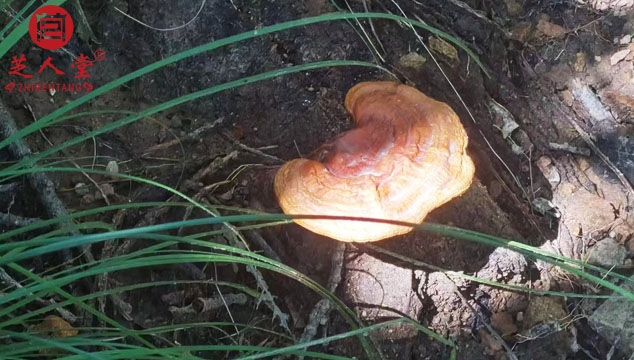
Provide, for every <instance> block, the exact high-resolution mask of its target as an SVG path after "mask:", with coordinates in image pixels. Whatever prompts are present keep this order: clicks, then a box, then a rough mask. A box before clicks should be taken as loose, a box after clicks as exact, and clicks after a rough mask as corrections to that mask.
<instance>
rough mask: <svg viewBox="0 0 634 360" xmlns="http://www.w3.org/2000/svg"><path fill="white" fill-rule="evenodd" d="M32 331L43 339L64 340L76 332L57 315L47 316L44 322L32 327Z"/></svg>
mask: <svg viewBox="0 0 634 360" xmlns="http://www.w3.org/2000/svg"><path fill="white" fill-rule="evenodd" d="M32 330H33V331H36V332H38V333H40V335H42V336H44V337H52V338H64V337H69V336H75V335H77V330H75V329H73V326H72V325H71V324H69V323H68V322H67V321H66V320H64V319H62V318H61V317H59V316H57V315H48V316H47V317H45V318H44V320H43V321H42V322H41V323H39V324H37V325H35V326H33V328H32Z"/></svg>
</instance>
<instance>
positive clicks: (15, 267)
mask: <svg viewBox="0 0 634 360" xmlns="http://www.w3.org/2000/svg"><path fill="white" fill-rule="evenodd" d="M64 2H65V1H64V0H50V1H47V2H46V5H61V4H63V3H64ZM7 3H8V2H7V1H5V2H3V3H2V5H3V6H6V5H7ZM9 3H10V1H9ZM33 4H34V1H29V2H28V3H27V4H26V5H25V6H24V7H23V8H22V9H21V10H20V11H19V12H18V14H17V15H16V17H15V18H14V19H13V21H11V22H10V23H8V24H7V25H6V26H5V27H4V28H3V29H2V30H1V31H0V38H2V41H1V42H0V58H3V57H5V56H6V54H7V53H8V52H9V51H11V49H12V48H13V47H14V45H15V44H16V43H17V42H18V41H20V39H22V38H23V37H24V35H25V34H26V32H27V21H21V20H20V19H21V18H22V17H23V16H24V14H28V13H29V9H30V8H31V6H32V5H33ZM27 18H28V17H27ZM363 19H384V20H390V21H396V22H401V23H405V24H409V25H411V26H414V27H416V28H418V29H421V30H424V31H427V32H429V33H432V34H435V35H437V36H439V37H442V38H444V39H446V40H447V41H450V42H452V43H453V44H454V45H456V46H458V47H459V48H460V49H462V50H463V51H465V52H467V53H468V54H469V56H471V57H472V59H473V60H474V61H475V62H476V63H477V64H478V65H480V66H482V64H481V63H480V61H479V60H478V58H477V57H476V56H475V55H474V54H473V53H472V52H471V50H470V49H469V48H468V47H467V46H466V45H465V44H463V43H462V42H461V41H459V40H458V39H456V38H454V37H452V36H450V35H448V34H446V33H444V32H441V31H439V30H437V29H435V28H433V27H430V26H428V25H426V24H424V23H422V22H419V21H416V20H410V19H407V18H405V17H401V16H396V15H392V14H387V13H334V14H325V15H319V16H315V17H310V18H304V19H298V20H293V21H288V22H284V23H280V24H276V25H271V26H265V27H262V28H260V29H257V30H253V31H247V32H244V33H241V34H237V35H234V36H230V37H227V38H224V39H219V40H215V41H212V42H209V43H207V44H204V45H201V46H198V47H195V48H192V49H189V50H187V51H183V52H180V53H177V54H175V55H172V56H170V57H167V58H165V59H162V60H160V61H157V62H154V63H151V64H148V65H146V66H144V67H143V68H141V69H138V70H136V71H133V72H131V73H129V74H127V75H124V76H122V77H119V78H117V79H114V80H112V81H111V82H109V83H107V84H105V85H103V86H102V87H100V88H98V89H95V90H94V91H92V92H90V93H89V94H86V95H84V96H82V97H80V98H78V99H76V100H74V101H72V102H69V103H67V104H65V105H63V106H61V107H60V108H58V109H56V110H55V111H53V112H51V113H50V114H48V115H46V116H44V117H42V118H40V119H39V120H37V121H34V122H32V123H31V124H29V125H28V126H26V127H24V128H22V129H19V130H18V131H17V132H16V133H15V134H13V135H12V136H10V137H8V138H6V139H0V149H3V148H6V147H7V146H9V145H10V144H12V143H14V142H18V141H23V139H24V138H25V137H26V136H27V135H29V134H33V133H35V132H38V131H41V130H43V129H45V128H47V127H50V126H52V125H55V124H60V123H63V122H65V121H68V120H71V119H73V118H77V117H82V116H97V115H104V114H109V115H120V116H121V117H120V118H119V119H118V120H116V121H113V122H111V123H109V124H107V125H105V126H103V127H100V128H96V129H93V130H91V131H89V132H87V133H86V134H83V135H78V136H76V137H74V138H72V139H70V140H68V141H65V142H63V143H61V144H59V145H57V146H53V147H51V148H49V149H44V150H42V151H40V152H38V153H36V154H34V155H33V156H31V157H28V158H24V159H20V160H19V161H17V162H15V163H12V164H7V165H5V166H3V167H2V169H1V170H0V182H1V183H6V182H9V181H11V180H15V179H17V178H21V177H24V176H29V175H31V174H35V173H39V174H48V173H69V174H71V173H75V172H83V173H87V174H99V175H108V176H113V174H112V173H110V172H106V171H101V170H95V169H92V168H81V169H78V168H76V167H70V166H68V159H62V160H55V161H54V160H52V159H51V156H53V155H56V154H58V153H59V152H60V151H62V150H64V149H67V148H69V147H70V146H73V145H76V144H79V143H82V142H83V141H85V140H88V139H91V138H93V137H95V136H99V135H103V134H106V133H108V132H110V131H113V130H115V129H118V128H121V127H123V126H125V125H129V124H131V123H134V122H135V121H138V120H141V119H143V118H146V117H149V116H152V115H154V114H157V113H160V112H163V111H166V110H168V109H172V108H174V107H176V106H179V105H181V104H185V103H188V102H191V101H194V100H196V99H201V98H204V97H211V96H213V95H214V94H217V93H219V92H222V91H225V90H230V89H236V88H239V87H242V86H249V85H250V84H253V83H256V82H260V81H267V80H270V79H274V78H277V77H283V76H286V75H290V74H293V73H298V72H306V71H314V70H320V69H328V68H333V67H352V66H355V67H366V68H373V69H381V68H380V66H378V65H377V64H374V63H369V62H364V61H354V60H333V61H321V62H314V63H307V64H301V65H295V66H291V67H285V68H282V69H276V70H272V71H268V72H264V73H260V74H253V75H250V76H245V77H243V78H240V79H236V80H233V81H229V82H227V83H223V84H217V85H214V86H212V87H209V88H206V89H201V90H198V91H195V92H192V93H190V94H186V95H183V96H180V97H176V98H173V99H170V100H168V101H165V102H163V103H160V104H156V105H154V106H151V107H148V108H147V109H144V110H142V111H139V112H131V111H123V110H92V109H91V110H85V111H83V112H76V113H71V111H73V110H77V109H79V108H80V106H82V105H85V104H86V103H87V102H88V101H90V100H92V99H95V98H96V97H99V96H101V95H103V94H106V93H107V92H109V91H111V90H113V89H116V88H118V87H120V86H122V85H124V84H126V83H128V82H130V81H132V80H135V79H137V78H139V77H141V76H151V73H152V72H153V71H155V70H158V69H161V68H163V67H165V66H167V65H169V64H173V63H176V62H178V61H181V60H183V59H187V58H189V57H192V56H194V55H197V54H201V53H205V52H209V51H213V50H215V49H218V48H221V47H225V46H228V45H236V44H239V43H240V42H241V41H244V40H247V39H253V38H258V37H261V36H263V35H266V34H273V33H276V32H281V31H292V30H293V29H295V28H298V27H303V26H307V25H311V24H319V23H322V22H329V21H341V20H363ZM9 31H10V32H9ZM7 33H8V35H7ZM483 69H484V67H483ZM0 121H2V119H0ZM117 176H118V177H120V178H121V179H126V180H128V181H131V182H135V183H138V184H144V185H150V186H155V187H158V188H161V189H163V190H166V191H168V192H170V193H172V194H173V195H176V196H178V197H179V198H180V199H182V200H181V202H144V203H141V202H137V203H123V204H113V205H109V206H105V207H96V208H93V209H89V210H83V211H78V212H71V213H70V214H69V215H68V216H63V217H57V218H53V219H47V220H43V221H40V222H36V223H34V224H31V225H28V226H24V227H19V228H16V229H13V230H10V231H5V232H4V233H2V234H0V280H3V282H4V283H5V284H6V286H5V288H3V289H0V358H3V359H28V358H40V357H45V358H64V359H181V358H186V359H190V358H195V359H199V358H219V357H231V358H242V359H259V358H267V357H273V356H284V355H292V356H300V357H301V356H303V357H310V358H318V359H345V358H346V357H343V356H336V355H332V354H327V353H323V352H319V351H311V350H310V348H311V347H313V346H318V345H324V344H328V343H331V342H334V341H338V340H341V339H345V338H349V337H355V338H356V339H358V341H359V343H360V344H361V346H362V348H363V351H365V353H366V357H367V358H371V359H375V358H380V357H381V354H380V352H379V350H378V349H377V347H376V345H375V344H374V343H373V342H372V340H371V337H368V336H366V335H368V334H371V332H372V331H374V330H376V329H379V328H383V327H389V326H394V325H396V324H398V323H409V324H411V325H412V326H414V327H415V328H416V329H418V330H419V331H420V332H422V333H423V334H426V335H428V336H430V337H431V338H432V339H434V340H435V341H437V342H438V343H440V344H442V345H444V346H446V349H447V352H448V353H449V354H450V356H451V357H455V355H456V352H457V345H456V344H455V343H454V342H453V341H452V340H450V339H447V338H445V337H442V336H440V335H438V334H436V333H434V332H432V331H431V330H429V329H427V328H425V327H424V326H422V325H420V324H419V323H417V322H416V321H414V320H412V319H407V318H398V319H394V320H391V321H386V322H382V323H378V324H366V323H364V322H363V321H361V320H360V319H359V318H358V317H357V315H356V314H355V312H354V311H352V310H351V309H350V308H349V307H348V306H347V305H346V304H345V303H343V302H342V301H341V300H340V299H338V298H337V297H336V296H335V294H333V293H332V292H331V291H329V290H328V289H326V288H324V287H323V286H321V285H320V284H318V283H317V282H315V281H314V280H312V279H311V278H309V277H307V276H305V275H303V274H302V273H300V272H298V271H297V270H295V269H293V268H291V267H289V266H287V265H285V264H283V263H281V262H279V261H275V260H273V259H270V258H267V257H265V256H262V255H260V254H258V253H256V252H254V251H250V250H248V248H246V249H245V248H241V247H238V246H231V245H225V244H222V243H221V242H220V241H214V240H215V239H217V238H220V237H221V236H223V235H224V234H226V232H227V231H231V232H233V233H234V234H235V235H236V236H238V237H239V235H240V232H241V231H244V230H250V229H257V228H261V227H265V226H274V225H275V226H279V225H280V224H283V223H290V222H292V221H293V219H296V218H305V217H306V216H303V215H301V214H297V215H291V216H289V215H283V214H267V213H261V212H257V211H254V210H252V209H241V208H228V207H212V206H208V205H205V204H203V203H201V202H198V201H196V200H195V199H194V198H192V197H190V196H188V195H187V194H184V193H182V192H180V191H178V190H176V189H174V188H172V187H169V186H166V185H164V184H161V183H159V182H156V181H152V180H150V179H146V178H143V177H140V176H135V175H130V174H124V173H120V174H117ZM163 206H170V207H180V208H184V209H189V208H196V209H199V210H200V211H202V213H203V214H205V216H203V217H200V218H197V219H191V220H184V221H176V222H168V223H161V224H155V225H148V226H141V227H134V228H126V229H115V228H113V225H112V224H108V223H104V222H101V221H94V220H89V219H92V218H94V217H95V215H98V214H106V213H114V212H116V211H120V210H126V209H127V210H138V211H146V210H148V209H152V208H156V207H163ZM352 215H354V214H352ZM323 218H328V217H323ZM350 219H356V220H359V219H360V218H355V217H351V218H350ZM361 220H365V221H379V222H386V221H387V222H390V221H389V220H387V219H361ZM399 224H401V225H406V226H412V227H414V228H416V230H418V231H430V232H434V233H437V234H441V235H443V236H448V237H454V238H458V239H462V240H465V241H475V242H478V243H480V244H484V245H487V246H492V247H505V248H508V249H511V250H513V251H517V252H519V253H521V254H523V255H525V256H527V257H529V258H532V259H535V260H540V261H544V262H547V263H550V264H553V265H556V266H558V267H560V268H562V269H563V270H565V271H567V272H570V273H572V274H574V275H576V276H578V277H581V278H585V279H587V280H589V281H591V282H593V283H595V284H597V285H600V286H603V287H605V288H607V289H610V290H613V291H614V292H615V293H616V294H618V296H623V297H625V298H627V299H629V300H631V301H634V294H632V293H631V292H629V291H627V290H626V289H624V288H622V287H620V286H619V285H617V280H619V281H627V282H629V281H630V280H629V278H627V277H625V276H623V275H620V274H618V273H614V272H610V271H608V270H606V269H603V268H600V267H596V266H591V265H588V264H585V263H583V262H581V261H577V260H573V259H568V258H565V257H562V256H558V255H556V254H552V253H548V252H545V251H543V250H540V249H538V248H535V247H531V246H528V245H525V244H522V243H519V242H514V241H511V240H507V239H502V238H499V237H495V236H490V235H485V234H481V233H477V232H473V231H469V230H464V229H458V228H455V227H451V226H446V225H440V224H427V223H426V224H422V225H418V224H404V223H399ZM212 225H217V226H222V230H214V231H206V232H198V233H196V232H195V231H198V230H199V229H201V227H203V228H204V227H207V228H209V227H210V226H212ZM179 229H192V232H194V233H192V234H189V235H186V236H183V235H175V234H178V233H179V232H178V230H179ZM122 239H138V240H143V242H142V244H144V246H143V247H142V248H140V249H135V250H133V251H130V252H129V253H126V254H122V255H117V256H114V257H111V258H106V259H97V260H95V261H94V262H91V263H87V262H83V263H82V262H80V261H73V262H71V263H66V264H60V266H57V267H55V268H53V269H46V270H45V271H44V272H42V273H38V272H37V271H35V270H34V267H33V266H32V264H33V262H34V261H36V260H37V259H40V258H41V257H42V256H45V255H50V254H58V253H60V252H63V251H69V250H77V249H86V247H87V246H89V245H97V244H99V245H100V246H102V245H104V244H106V243H108V242H113V241H117V240H122ZM177 245H184V246H177ZM184 249H187V250H184ZM375 249H376V250H378V251H383V252H384V253H386V254H387V255H389V256H393V257H396V258H399V259H401V260H406V261H410V262H412V263H413V264H415V265H416V266H421V267H425V268H429V269H432V270H434V271H443V272H449V271H448V270H446V269H441V268H438V267H434V266H432V265H429V264H425V263H421V262H418V261H416V260H413V259H409V258H407V257H405V256H403V255H400V254H395V253H391V252H389V251H387V250H383V249H381V248H378V247H375ZM76 253H77V251H76ZM184 263H198V264H214V265H215V264H232V265H234V266H238V267H241V268H249V269H257V271H259V270H266V271H269V272H273V273H277V274H279V275H281V276H285V277H287V278H289V279H292V280H294V281H296V282H298V283H300V284H302V285H303V286H305V287H306V288H307V289H309V290H310V291H313V292H314V293H315V294H316V295H317V296H319V297H321V298H324V299H327V300H328V301H329V302H330V303H331V304H332V305H333V307H334V309H335V310H336V311H337V312H338V314H339V315H340V316H341V318H343V319H344V320H345V321H346V322H347V324H348V326H349V330H348V331H345V332H342V333H340V334H336V335H332V336H328V337H325V338H321V339H317V340H312V341H309V342H304V343H301V342H299V340H298V338H297V337H296V336H295V335H296V334H294V333H293V332H292V331H288V329H285V328H284V326H281V322H279V321H277V320H276V319H275V317H279V316H282V314H277V313H276V312H275V310H270V311H269V316H270V318H271V319H270V320H271V321H262V322H259V323H239V322H236V321H230V322H229V321H218V322H202V323H201V322H192V323H184V324H164V325H161V326H156V327H151V328H146V329H138V328H134V327H132V326H130V325H129V324H127V323H123V322H121V321H118V320H116V319H115V317H114V316H112V313H111V312H110V313H109V312H108V311H103V310H102V309H101V308H100V307H98V306H96V304H97V301H98V300H99V299H105V298H108V297H112V296H118V295H120V294H123V293H127V292H132V291H137V290H142V289H149V288H153V287H161V286H172V287H182V286H191V285H197V284H200V285H201V286H202V285H213V286H216V287H223V288H229V289H232V291H237V292H240V293H243V294H245V295H246V296H247V297H248V298H251V299H252V300H253V301H254V302H256V303H259V302H264V301H269V302H270V301H272V302H275V299H274V297H269V298H265V297H266V296H267V294H266V290H265V289H263V288H261V287H259V286H258V287H256V288H251V287H248V286H246V285H244V284H239V283H233V282H222V281H211V280H205V281H202V280H191V279H175V280H173V281H158V282H147V283H137V284H132V285H125V286H119V287H114V288H109V289H107V290H101V291H97V292H93V293H85V294H81V295H78V294H75V293H73V290H72V289H73V288H75V287H76V285H77V284H81V283H82V282H85V281H88V282H90V283H94V282H96V281H97V279H99V277H100V276H103V275H104V274H113V273H118V272H126V271H137V270H140V269H146V268H152V267H158V268H160V267H164V266H170V265H177V264H184ZM453 274H454V275H455V276H461V277H463V278H465V279H468V280H470V281H475V282H479V283H483V284H486V285H489V286H496V287H500V288H504V289H507V290H511V291H523V292H530V293H537V294H547V295H552V296H563V297H605V296H604V295H594V296H588V295H584V294H573V293H565V292H554V291H538V290H532V289H527V288H524V287H520V286H513V285H508V284H503V283H498V282H493V281H489V280H485V279H481V278H478V277H475V276H472V275H468V274H461V273H453ZM9 277H10V278H12V279H15V280H16V281H17V283H10V282H7V281H6V280H7V279H8V278H9ZM51 299H54V301H52V300H51ZM78 311H81V312H83V313H85V314H89V315H90V316H92V317H94V318H95V319H96V320H97V322H98V323H99V324H101V325H100V326H98V327H85V328H82V327H75V328H74V330H76V331H74V332H72V333H71V335H68V336H48V337H47V336H43V335H42V334H41V333H40V332H38V331H36V330H34V325H35V324H38V323H40V322H41V321H42V319H43V318H44V317H45V316H47V315H51V314H62V313H64V312H65V313H76V312H78ZM263 311H264V310H263ZM201 328H205V329H210V330H213V331H214V333H217V334H224V335H223V336H219V337H218V338H217V339H202V341H201V344H197V345H181V344H178V343H175V342H173V341H171V340H169V338H170V336H169V335H170V334H174V333H176V332H181V333H182V332H187V331H194V330H196V329H201ZM251 337H253V338H258V339H267V341H264V342H262V343H257V344H254V343H252V342H251V341H249V339H250V338H251ZM211 340H213V341H212V343H209V342H210V341H211Z"/></svg>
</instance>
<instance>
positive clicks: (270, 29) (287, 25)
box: [0, 0, 488, 149]
mask: <svg viewBox="0 0 634 360" xmlns="http://www.w3.org/2000/svg"><path fill="white" fill-rule="evenodd" d="M59 1H60V2H63V1H62V0H59ZM49 2H51V3H52V2H53V1H49ZM346 19H387V20H392V21H397V22H404V23H407V24H411V25H413V26H415V27H418V28H421V29H423V30H426V31H428V32H430V33H432V34H434V35H436V36H439V37H441V38H444V39H446V40H447V41H449V42H451V43H453V44H454V45H456V46H458V47H459V48H460V49H462V50H463V51H465V52H466V53H467V54H468V55H469V56H470V57H472V58H473V59H474V61H475V62H476V63H477V64H478V66H480V68H481V69H482V71H483V72H484V73H485V74H487V75H488V73H487V72H486V69H485V67H484V65H483V64H482V62H480V60H479V59H478V57H477V56H476V55H475V54H474V53H473V51H471V49H469V47H468V46H467V45H466V44H465V43H463V42H462V41H460V40H458V39H456V38H455V37H453V36H451V35H448V34H447V33H444V32H442V31H440V30H438V29H436V28H433V27H431V26H429V25H427V24H424V23H422V22H420V21H416V20H411V19H407V18H404V17H401V16H397V15H393V14H385V13H357V14H351V13H341V14H339V13H335V14H325V15H319V16H315V17H310V18H305V19H298V20H293V21H288V22H284V23H281V24H276V25H270V26H265V27H263V28H261V29H257V30H252V31H247V32H244V33H241V34H237V35H234V36H229V37H227V38H224V39H220V40H216V41H212V42H210V43H208V44H204V45H201V46H197V47H195V48H192V49H189V50H186V51H183V52H180V53H178V54H174V55H172V56H170V57H167V58H165V59H162V60H160V61H157V62H155V63H152V64H149V65H147V66H145V67H143V68H141V69H139V70H136V71H133V72H131V73H129V74H127V75H124V76H122V77H120V78H117V79H115V80H113V81H111V82H109V83H108V84H106V85H104V86H101V87H99V88H97V89H95V90H93V91H91V92H90V93H88V94H86V95H84V96H82V97H81V98H79V99H77V100H74V101H73V102H71V103H69V104H67V105H64V106H63V107H61V108H59V109H57V110H55V111H54V112H52V113H50V114H48V115H46V116H44V117H42V118H41V119H39V120H38V121H35V122H33V123H31V124H29V125H28V126H27V127H25V128H23V129H21V130H19V131H18V132H17V133H16V134H14V135H13V136H11V137H9V138H7V139H4V140H3V141H0V149H2V148H4V147H6V146H7V145H8V144H10V143H11V142H13V141H15V140H17V139H20V138H23V137H25V136H26V135H28V134H31V133H33V132H35V131H38V130H39V129H42V128H43V127H45V126H46V125H47V124H49V123H50V122H51V121H53V120H54V119H56V118H57V117H59V116H61V115H64V114H66V113H67V112H69V111H71V110H73V109H75V108H77V107H78V106H80V105H82V104H85V103H86V102H88V101H90V100H92V99H94V98H96V97H97V96H100V95H102V94H104V93H106V92H108V91H110V90H112V89H114V88H116V87H118V86H120V85H123V84H125V83H127V82H129V81H131V80H134V79H136V78H139V77H141V76H143V75H145V74H148V73H150V72H153V71H155V70H157V69H160V68H161V67H164V66H166V65H169V64H172V63H175V62H177V61H180V60H183V59H185V58H188V57H191V56H194V55H197V54H200V53H203V52H207V51H211V50H214V49H218V48H220V47H223V46H227V45H230V44H234V43H237V42H239V41H243V40H247V39H251V38H255V37H259V36H262V35H266V34H271V33H275V32H279V31H284V30H289V29H292V28H296V27H300V26H306V25H310V24H316V23H320V22H326V21H335V20H346ZM23 25H26V22H25V23H22V24H20V27H21V26H23ZM25 29H26V27H25ZM25 29H23V30H24V33H25V32H26V30H25ZM18 30H20V28H18V29H16V30H14V31H13V32H12V33H11V35H10V36H9V37H11V36H13V35H14V33H16V31H18ZM24 33H22V35H24ZM22 35H20V37H21V36H22ZM8 40H9V38H7V40H5V41H8ZM5 41H3V42H2V43H0V58H2V56H3V55H4V53H6V51H7V50H4V52H3V50H2V45H3V44H5ZM16 41H17V40H16ZM14 43H15V42H14ZM7 44H8V43H7ZM11 46H13V44H11Z"/></svg>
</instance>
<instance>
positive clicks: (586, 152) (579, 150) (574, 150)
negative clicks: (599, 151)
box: [548, 142, 591, 156]
mask: <svg viewBox="0 0 634 360" xmlns="http://www.w3.org/2000/svg"><path fill="white" fill-rule="evenodd" d="M548 147H549V148H550V149H551V150H560V151H566V152H569V153H571V154H577V155H583V156H590V155H591V152H590V149H588V148H586V147H578V146H572V145H569V144H558V143H552V142H551V143H548Z"/></svg>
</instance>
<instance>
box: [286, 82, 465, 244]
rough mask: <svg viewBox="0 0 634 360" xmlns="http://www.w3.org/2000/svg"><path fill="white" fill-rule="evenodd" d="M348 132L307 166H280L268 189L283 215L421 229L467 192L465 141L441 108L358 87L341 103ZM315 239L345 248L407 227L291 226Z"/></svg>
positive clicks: (406, 89) (404, 92)
mask: <svg viewBox="0 0 634 360" xmlns="http://www.w3.org/2000/svg"><path fill="white" fill-rule="evenodd" d="M345 104H346V109H347V110H348V112H349V113H350V114H352V117H353V118H354V122H355V125H356V126H355V128H354V129H351V130H349V131H346V132H344V133H342V134H340V135H338V136H336V137H335V138H334V139H332V140H330V141H329V142H327V143H325V144H323V145H322V146H320V147H319V148H318V149H317V150H315V151H314V152H313V153H312V154H311V155H310V156H309V158H307V159H294V160H291V161H289V162H287V163H286V164H284V165H283V166H282V167H281V168H280V169H279V171H278V172H277V174H276V175H275V181H274V188H275V194H276V196H277V199H278V202H279V204H280V206H281V207H282V210H283V211H284V213H286V214H303V215H330V216H348V217H350V216H358V217H368V218H379V219H388V220H398V221H405V222H410V223H417V224H418V223H421V222H423V220H424V219H425V217H426V216H427V214H428V213H429V212H430V211H432V210H433V209H435V208H437V207H438V206H440V205H442V204H444V203H446V202H448V201H449V200H451V199H453V198H454V197H456V196H459V195H460V194H462V193H463V192H464V191H466V190H467V188H468V187H469V186H470V185H471V180H472V178H473V173H474V170H475V168H474V165H473V161H471V158H470V157H469V155H468V154H467V153H466V147H467V142H468V139H467V134H466V132H465V130H464V128H463V127H462V124H461V123H460V119H459V118H458V116H457V115H456V113H455V112H454V111H453V110H452V109H451V108H450V107H449V106H448V105H447V104H445V103H443V102H439V101H436V100H433V99H431V98H429V97H427V96H425V95H424V94H423V93H421V92H420V91H418V90H417V89H415V88H413V87H411V86H407V85H400V84H397V83H393V82H388V81H377V82H362V83H359V84H357V85H355V86H354V87H353V88H352V89H350V90H349V91H348V94H347V95H346V102H345ZM295 222H296V223H297V224H299V225H301V226H303V227H305V228H307V229H309V230H311V231H313V232H315V233H318V234H321V235H325V236H328V237H331V238H333V239H336V240H340V241H346V242H351V241H354V242H369V241H377V240H381V239H385V238H388V237H392V236H396V235H401V234H404V233H407V232H409V231H411V228H410V227H407V226H400V225H394V224H386V223H377V222H367V221H349V220H324V219H296V220H295Z"/></svg>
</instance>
